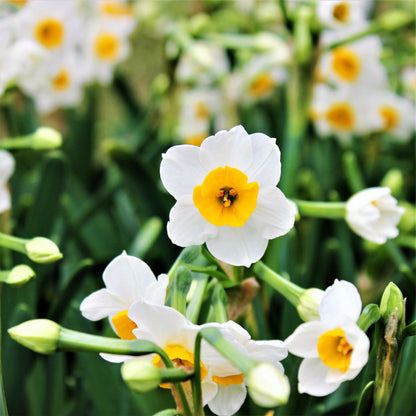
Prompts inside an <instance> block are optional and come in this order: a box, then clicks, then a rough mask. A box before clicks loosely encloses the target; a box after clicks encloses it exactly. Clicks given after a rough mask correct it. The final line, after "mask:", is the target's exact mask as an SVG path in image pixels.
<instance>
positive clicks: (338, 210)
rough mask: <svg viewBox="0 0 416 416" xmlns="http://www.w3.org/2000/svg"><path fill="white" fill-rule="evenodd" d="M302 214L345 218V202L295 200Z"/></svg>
mask: <svg viewBox="0 0 416 416" xmlns="http://www.w3.org/2000/svg"><path fill="white" fill-rule="evenodd" d="M293 202H294V203H295V204H296V206H297V207H298V211H299V214H300V216H301V217H302V216H305V217H316V218H328V219H331V220H336V219H343V218H345V205H346V204H345V202H311V201H301V200H298V199H295V200H293Z"/></svg>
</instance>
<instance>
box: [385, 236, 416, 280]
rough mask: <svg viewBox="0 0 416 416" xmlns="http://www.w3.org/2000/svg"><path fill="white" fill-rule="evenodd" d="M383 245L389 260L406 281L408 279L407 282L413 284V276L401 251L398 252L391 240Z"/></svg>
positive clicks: (398, 249)
mask: <svg viewBox="0 0 416 416" xmlns="http://www.w3.org/2000/svg"><path fill="white" fill-rule="evenodd" d="M385 245H386V247H387V250H388V252H389V254H390V258H391V259H392V260H393V262H394V263H395V264H396V266H397V268H398V269H399V271H400V273H402V274H403V275H404V276H405V277H406V278H407V279H409V282H411V283H412V284H414V275H413V273H412V268H411V267H410V266H409V264H408V263H407V260H406V258H405V256H404V255H403V253H402V251H401V250H400V248H399V247H398V245H397V244H396V242H395V241H393V240H387V241H386V243H385Z"/></svg>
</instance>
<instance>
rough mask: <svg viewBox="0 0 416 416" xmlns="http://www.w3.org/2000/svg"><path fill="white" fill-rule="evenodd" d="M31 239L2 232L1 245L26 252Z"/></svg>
mask: <svg viewBox="0 0 416 416" xmlns="http://www.w3.org/2000/svg"><path fill="white" fill-rule="evenodd" d="M29 241H30V240H28V239H25V238H19V237H14V236H12V235H9V234H3V233H0V247H6V248H9V249H11V250H14V251H19V252H20V253H25V254H26V243H28V242H29Z"/></svg>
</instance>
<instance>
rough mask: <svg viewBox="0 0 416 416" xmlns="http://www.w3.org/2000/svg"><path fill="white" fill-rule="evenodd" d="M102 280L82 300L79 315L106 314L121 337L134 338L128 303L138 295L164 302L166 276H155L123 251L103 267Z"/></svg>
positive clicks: (96, 316) (99, 316) (135, 299)
mask: <svg viewBox="0 0 416 416" xmlns="http://www.w3.org/2000/svg"><path fill="white" fill-rule="evenodd" d="M103 280H104V283H105V286H106V288H105V289H100V290H98V291H96V292H94V293H92V294H91V295H89V296H87V297H86V298H85V299H84V300H83V301H82V303H81V306H80V309H81V313H82V315H83V316H84V317H85V318H87V319H90V320H91V321H97V320H99V319H103V318H106V317H108V318H109V320H110V324H111V326H112V327H113V329H114V331H115V332H116V333H117V335H118V336H119V337H120V338H123V339H135V336H134V335H133V333H132V330H133V329H134V328H136V325H135V323H134V322H133V321H132V320H131V319H129V317H128V310H129V308H130V306H131V305H132V304H133V303H134V302H136V301H138V300H140V299H146V300H147V301H149V302H151V303H155V304H159V305H163V304H164V303H165V297H166V287H167V285H168V283H169V278H168V276H167V275H160V276H159V278H158V279H156V277H155V275H154V274H153V272H152V271H151V270H150V268H149V266H148V265H147V264H146V263H144V262H143V261H142V260H140V259H138V258H137V257H134V256H129V255H127V254H126V252H123V253H122V254H121V255H119V256H117V257H116V258H115V259H113V260H112V261H111V262H110V263H109V265H108V266H107V267H106V268H105V270H104V273H103Z"/></svg>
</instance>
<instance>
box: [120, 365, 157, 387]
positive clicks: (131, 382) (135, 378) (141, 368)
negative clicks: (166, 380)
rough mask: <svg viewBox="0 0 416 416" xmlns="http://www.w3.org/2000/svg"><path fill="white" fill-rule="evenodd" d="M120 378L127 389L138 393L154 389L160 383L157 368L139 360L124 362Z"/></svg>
mask: <svg viewBox="0 0 416 416" xmlns="http://www.w3.org/2000/svg"><path fill="white" fill-rule="evenodd" d="M121 376H122V377H123V380H124V381H125V382H126V384H127V385H128V386H129V388H131V389H132V390H134V391H138V392H140V393H145V392H147V391H150V390H153V389H155V388H156V387H158V386H159V384H160V383H161V381H162V376H161V373H160V369H159V367H156V366H155V365H153V364H152V363H150V362H149V361H145V360H141V359H138V360H131V361H127V362H125V363H124V364H123V365H122V367H121Z"/></svg>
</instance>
